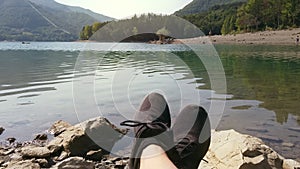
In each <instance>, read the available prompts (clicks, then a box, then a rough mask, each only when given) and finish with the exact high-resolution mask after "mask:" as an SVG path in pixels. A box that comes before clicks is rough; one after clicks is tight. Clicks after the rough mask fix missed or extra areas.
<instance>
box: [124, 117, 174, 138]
mask: <svg viewBox="0 0 300 169" xmlns="http://www.w3.org/2000/svg"><path fill="white" fill-rule="evenodd" d="M120 125H121V126H127V127H139V129H142V128H144V127H146V128H148V129H151V130H153V131H158V132H162V131H165V130H167V129H168V126H167V125H166V124H164V123H162V122H155V121H154V122H148V123H145V122H140V121H135V120H126V121H123V122H122V123H120ZM156 134H157V133H156ZM156 134H154V135H156ZM136 135H139V130H138V131H137V133H136ZM150 136H152V135H149V137H150Z"/></svg>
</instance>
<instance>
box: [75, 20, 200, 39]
mask: <svg viewBox="0 0 300 169" xmlns="http://www.w3.org/2000/svg"><path fill="white" fill-rule="evenodd" d="M162 34H163V35H164V36H166V37H168V38H171V37H173V38H191V37H197V36H201V35H204V34H203V33H202V32H201V31H200V30H199V29H198V28H197V27H196V26H194V25H193V24H191V23H190V22H188V21H186V20H184V19H182V18H180V17H177V16H175V15H156V14H142V15H140V16H137V15H135V16H133V17H132V18H130V19H124V20H119V21H111V22H103V23H98V22H96V23H94V24H93V25H86V26H84V27H83V28H82V31H81V33H80V39H81V40H94V41H102V42H112V41H115V42H116V41H117V42H120V41H123V42H130V41H139V42H148V41H152V40H158V37H159V35H162Z"/></svg>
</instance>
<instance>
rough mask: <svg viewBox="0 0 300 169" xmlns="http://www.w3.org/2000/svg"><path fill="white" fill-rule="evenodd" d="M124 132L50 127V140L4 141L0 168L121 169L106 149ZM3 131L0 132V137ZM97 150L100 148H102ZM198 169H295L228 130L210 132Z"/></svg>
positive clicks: (99, 126) (92, 126) (97, 124)
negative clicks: (209, 139)
mask: <svg viewBox="0 0 300 169" xmlns="http://www.w3.org/2000/svg"><path fill="white" fill-rule="evenodd" d="M127 131H128V130H127V129H120V128H117V127H116V126H114V125H113V124H111V123H110V122H109V121H108V120H107V119H105V118H102V117H97V118H94V119H90V120H87V121H85V122H82V123H80V124H77V125H74V126H72V125H70V124H69V123H67V122H64V121H57V122H55V123H54V124H53V125H52V127H51V128H50V129H49V132H51V133H52V134H53V136H54V137H53V139H48V137H47V135H46V134H38V135H36V137H35V139H34V140H33V141H31V142H24V143H18V142H15V139H13V138H9V139H7V140H8V141H7V143H2V144H0V169H2V168H3V169H4V168H8V169H20V168H22V169H40V168H50V169H63V168H68V169H115V168H117V169H122V168H126V166H127V164H128V159H129V158H128V157H113V156H111V155H110V154H109V151H107V150H109V149H110V148H112V147H113V145H114V144H115V142H117V141H118V140H119V139H121V138H122V137H123V136H124V135H125V134H126V133H127ZM2 132H5V130H4V128H2V127H0V135H1V134H2ZM99 145H101V146H103V147H105V149H103V148H102V147H100V146H99ZM204 159H205V160H206V161H208V163H207V162H205V161H202V162H201V164H200V166H199V168H201V169H212V168H214V169H224V168H226V169H231V168H232V169H252V168H253V169H268V168H270V169H271V168H272V169H300V163H298V162H296V161H294V160H290V159H285V158H284V157H282V156H280V155H279V154H278V153H276V152H275V151H274V150H272V149H271V148H270V147H268V146H267V145H265V144H264V143H263V142H262V141H261V140H260V139H258V138H255V137H252V136H249V135H243V134H240V133H237V132H236V131H234V130H227V131H213V132H212V142H211V146H210V149H209V151H208V153H207V155H206V156H205V158H204Z"/></svg>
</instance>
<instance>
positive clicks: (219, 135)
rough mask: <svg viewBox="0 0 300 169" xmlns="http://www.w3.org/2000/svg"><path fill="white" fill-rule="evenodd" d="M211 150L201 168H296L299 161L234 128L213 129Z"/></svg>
mask: <svg viewBox="0 0 300 169" xmlns="http://www.w3.org/2000/svg"><path fill="white" fill-rule="evenodd" d="M211 140H212V141H211V145H210V148H209V151H208V152H207V154H206V156H205V157H204V159H205V160H207V161H208V163H206V162H203V161H202V162H201V164H200V166H199V169H200V168H201V169H211V168H214V169H224V168H226V169H254V168H255V169H294V167H296V166H298V165H299V163H297V162H295V161H293V160H291V161H292V162H291V161H285V159H284V158H283V157H281V156H280V155H278V154H277V153H276V152H275V151H274V150H272V149H271V148H270V147H268V146H267V145H265V144H264V143H263V141H262V140H261V139H259V138H256V137H252V136H249V135H244V134H240V133H238V132H236V131H234V130H227V131H217V132H216V131H213V132H212V139H211Z"/></svg>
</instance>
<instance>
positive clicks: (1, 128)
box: [0, 127, 5, 135]
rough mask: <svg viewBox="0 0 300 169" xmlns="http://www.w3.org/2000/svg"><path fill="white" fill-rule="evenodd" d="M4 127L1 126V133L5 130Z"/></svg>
mask: <svg viewBox="0 0 300 169" xmlns="http://www.w3.org/2000/svg"><path fill="white" fill-rule="evenodd" d="M4 130H5V129H4V128H3V127H0V135H1V134H2V133H3V132H4Z"/></svg>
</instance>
